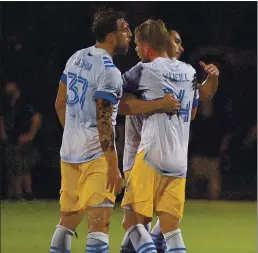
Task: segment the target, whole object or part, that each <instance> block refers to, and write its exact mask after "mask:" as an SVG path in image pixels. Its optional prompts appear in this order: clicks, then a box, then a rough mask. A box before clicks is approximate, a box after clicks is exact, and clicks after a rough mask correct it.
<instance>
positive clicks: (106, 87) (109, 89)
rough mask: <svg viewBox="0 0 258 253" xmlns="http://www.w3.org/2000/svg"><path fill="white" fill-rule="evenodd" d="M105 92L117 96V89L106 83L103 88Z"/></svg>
mask: <svg viewBox="0 0 258 253" xmlns="http://www.w3.org/2000/svg"><path fill="white" fill-rule="evenodd" d="M103 88H104V89H105V90H108V91H112V92H114V93H116V94H119V88H117V87H114V86H113V85H112V84H111V83H107V84H105V85H104V86H103Z"/></svg>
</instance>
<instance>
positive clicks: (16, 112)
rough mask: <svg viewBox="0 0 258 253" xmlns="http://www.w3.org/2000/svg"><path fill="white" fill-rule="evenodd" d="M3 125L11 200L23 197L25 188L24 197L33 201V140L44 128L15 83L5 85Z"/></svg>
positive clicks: (1, 135) (37, 112)
mask: <svg viewBox="0 0 258 253" xmlns="http://www.w3.org/2000/svg"><path fill="white" fill-rule="evenodd" d="M0 123H1V128H0V130H1V132H0V138H1V140H2V141H3V142H4V157H5V162H6V165H7V173H6V174H7V181H8V197H9V198H14V199H21V198H23V185H24V192H25V198H26V199H28V200H30V199H32V198H33V195H32V187H31V186H32V179H31V173H30V169H31V168H32V166H33V165H35V164H36V161H37V160H38V153H37V151H36V149H35V147H34V139H35V137H36V135H37V133H38V131H39V128H40V125H41V115H40V113H39V111H38V110H37V109H36V107H35V105H34V104H32V103H30V102H29V101H28V100H27V98H26V97H25V96H24V94H23V93H22V92H21V90H20V88H19V87H18V85H17V83H15V82H8V83H7V84H6V85H5V95H4V101H3V106H2V110H1V115H0Z"/></svg>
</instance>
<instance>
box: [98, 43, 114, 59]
mask: <svg viewBox="0 0 258 253" xmlns="http://www.w3.org/2000/svg"><path fill="white" fill-rule="evenodd" d="M95 47H96V48H101V49H104V50H106V51H107V52H108V53H109V54H110V55H111V56H112V57H113V56H114V55H115V52H114V48H112V47H111V46H110V45H108V44H107V43H99V42H98V43H97V44H96V45H95Z"/></svg>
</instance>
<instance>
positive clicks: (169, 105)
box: [161, 94, 181, 115]
mask: <svg viewBox="0 0 258 253" xmlns="http://www.w3.org/2000/svg"><path fill="white" fill-rule="evenodd" d="M161 103H162V112H166V113H170V114H172V115H173V114H176V113H177V112H178V111H179V110H180V107H181V105H180V103H179V102H178V101H177V99H176V98H175V96H174V95H173V94H166V95H165V96H164V97H163V98H162V99H161Z"/></svg>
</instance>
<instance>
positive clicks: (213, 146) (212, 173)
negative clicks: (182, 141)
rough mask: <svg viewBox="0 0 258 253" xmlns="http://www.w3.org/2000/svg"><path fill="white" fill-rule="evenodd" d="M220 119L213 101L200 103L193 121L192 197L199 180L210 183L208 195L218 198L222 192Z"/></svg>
mask: <svg viewBox="0 0 258 253" xmlns="http://www.w3.org/2000/svg"><path fill="white" fill-rule="evenodd" d="M219 123H220V119H219V118H218V117H216V114H215V112H214V104H213V101H210V102H205V103H200V105H199V107H198V115H197V118H196V120H195V121H194V122H193V123H192V131H191V143H190V147H191V148H192V157H191V159H190V164H189V167H190V171H189V173H190V177H189V180H188V186H189V195H190V197H199V196H196V194H197V192H198V182H199V181H200V180H206V181H207V183H208V197H209V199H212V200H216V199H219V197H220V192H221V169H220V156H219V155H220V153H219V152H220V140H221V137H220V136H221V133H220V125H219Z"/></svg>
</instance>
